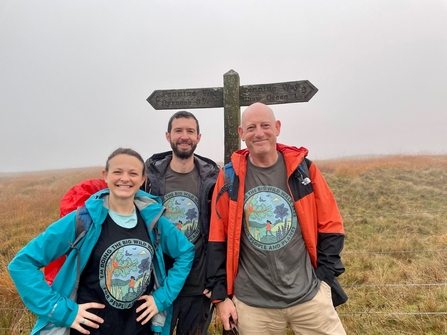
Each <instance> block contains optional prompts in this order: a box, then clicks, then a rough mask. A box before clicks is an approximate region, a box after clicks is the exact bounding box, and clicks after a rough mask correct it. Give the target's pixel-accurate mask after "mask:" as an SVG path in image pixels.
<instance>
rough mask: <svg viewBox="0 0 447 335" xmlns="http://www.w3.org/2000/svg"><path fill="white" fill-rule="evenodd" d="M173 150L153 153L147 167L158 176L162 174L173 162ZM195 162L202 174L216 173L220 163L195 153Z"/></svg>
mask: <svg viewBox="0 0 447 335" xmlns="http://www.w3.org/2000/svg"><path fill="white" fill-rule="evenodd" d="M171 159H172V151H165V152H160V153H157V154H154V155H152V156H151V157H150V158H149V159H148V160H147V161H146V164H145V165H146V168H147V169H149V171H151V172H152V173H154V174H155V175H157V176H162V175H164V174H165V171H166V169H167V167H168V165H169V163H170V162H171ZM194 164H195V165H196V166H197V167H198V168H199V170H200V174H201V175H204V176H207V175H208V174H212V175H214V174H215V175H216V176H217V173H216V171H217V172H218V170H217V169H218V168H219V167H218V165H217V164H216V163H215V162H214V161H213V160H211V159H209V158H207V157H203V156H200V155H197V154H194Z"/></svg>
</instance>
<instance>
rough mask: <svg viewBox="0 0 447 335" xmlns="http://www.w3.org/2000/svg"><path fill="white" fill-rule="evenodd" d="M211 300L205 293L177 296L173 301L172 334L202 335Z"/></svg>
mask: <svg viewBox="0 0 447 335" xmlns="http://www.w3.org/2000/svg"><path fill="white" fill-rule="evenodd" d="M210 305H211V301H210V299H208V298H207V297H206V296H205V295H204V294H202V295H193V296H184V297H181V296H179V297H177V299H175V300H174V303H173V312H172V323H171V334H173V333H174V328H175V327H176V328H175V334H176V335H201V334H202V330H203V327H204V326H205V322H206V319H207V317H208V314H209V312H210Z"/></svg>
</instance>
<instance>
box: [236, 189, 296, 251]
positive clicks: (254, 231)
mask: <svg viewBox="0 0 447 335" xmlns="http://www.w3.org/2000/svg"><path fill="white" fill-rule="evenodd" d="M244 214H245V215H244V219H245V220H244V225H243V226H244V232H245V234H246V236H247V237H248V240H249V241H250V243H251V244H252V245H253V246H254V247H255V248H257V249H259V250H267V251H271V250H278V249H281V248H282V247H284V246H285V245H287V243H289V242H290V240H291V238H292V236H293V235H294V233H295V230H296V227H297V219H296V212H295V207H294V206H293V202H292V199H291V197H290V195H289V194H287V193H286V192H284V191H283V190H281V189H279V188H277V187H273V186H258V187H255V188H253V189H251V190H250V191H248V192H247V193H246V194H245V204H244Z"/></svg>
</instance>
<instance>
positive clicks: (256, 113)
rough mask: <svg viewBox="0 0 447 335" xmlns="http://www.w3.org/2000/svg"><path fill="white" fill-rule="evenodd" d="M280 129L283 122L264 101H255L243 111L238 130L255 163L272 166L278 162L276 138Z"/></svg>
mask: <svg viewBox="0 0 447 335" xmlns="http://www.w3.org/2000/svg"><path fill="white" fill-rule="evenodd" d="M280 129H281V122H279V120H276V119H275V115H274V114H273V111H272V110H271V108H270V107H268V106H267V105H264V104H263V103H260V102H257V103H254V104H253V105H250V106H249V107H248V108H247V109H246V110H245V111H244V112H243V113H242V120H241V126H240V127H239V129H238V132H239V136H240V138H241V140H242V141H244V142H245V145H246V146H247V149H248V151H249V152H250V154H249V157H250V160H251V162H252V163H253V164H255V165H258V166H270V165H272V164H274V163H275V162H276V159H277V158H278V153H277V151H276V138H277V137H278V135H279V132H280Z"/></svg>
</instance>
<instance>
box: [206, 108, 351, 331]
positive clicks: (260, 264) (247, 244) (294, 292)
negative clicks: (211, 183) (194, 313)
mask: <svg viewBox="0 0 447 335" xmlns="http://www.w3.org/2000/svg"><path fill="white" fill-rule="evenodd" d="M241 124H242V125H241V126H240V127H239V129H238V132H239V136H240V138H241V139H242V141H244V142H245V144H246V146H247V148H246V149H243V150H238V151H236V152H235V153H233V155H232V157H231V163H230V164H232V168H231V167H228V168H227V171H228V169H230V170H231V169H233V170H234V180H233V181H231V177H228V176H227V177H226V176H225V171H226V170H225V169H223V170H222V171H221V172H220V174H219V176H218V179H217V183H216V187H215V189H214V195H213V200H212V210H211V225H210V234H209V243H208V250H209V254H208V264H207V283H206V290H205V294H207V295H208V296H210V298H211V300H212V301H213V302H214V303H215V304H216V308H217V314H218V316H219V318H220V319H221V320H222V322H223V326H224V328H225V330H230V329H235V328H236V329H238V331H239V333H240V334H241V335H263V334H265V335H270V334H285V330H286V327H287V325H289V326H290V328H291V329H292V330H293V332H294V333H295V334H306V335H312V334H320V335H323V334H324V335H339V334H346V333H345V330H344V329H343V326H342V324H341V321H340V319H339V317H338V314H337V312H336V311H335V306H337V305H339V304H342V303H344V302H346V300H347V296H346V294H345V293H344V291H343V289H342V288H341V286H340V284H339V283H338V281H337V279H336V277H337V276H338V275H340V274H341V273H343V272H344V266H343V264H342V262H341V258H340V253H341V251H342V249H343V243H344V229H343V222H342V219H341V215H340V212H339V210H338V207H337V204H336V201H335V198H334V196H333V194H332V192H331V190H330V189H329V186H328V185H327V183H326V181H325V180H324V178H323V176H322V174H321V172H320V171H319V170H318V168H317V167H316V166H315V164H313V163H312V162H311V161H310V160H309V159H307V158H306V156H307V153H308V150H307V149H305V148H302V147H301V148H296V147H293V146H287V145H283V144H279V143H277V137H278V136H279V134H280V131H281V122H280V121H279V120H276V118H275V115H274V113H273V111H272V110H271V109H270V108H269V107H268V106H266V105H264V104H262V103H255V104H253V105H251V106H249V107H248V108H247V109H246V110H245V111H244V112H243V114H242V122H241ZM297 126H298V125H297ZM293 131H296V129H294V130H293ZM229 184H231V185H232V186H231V187H229ZM227 190H228V191H227ZM268 223H270V224H269V227H267V224H268ZM268 229H269V230H270V234H267V230H268Z"/></svg>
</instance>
